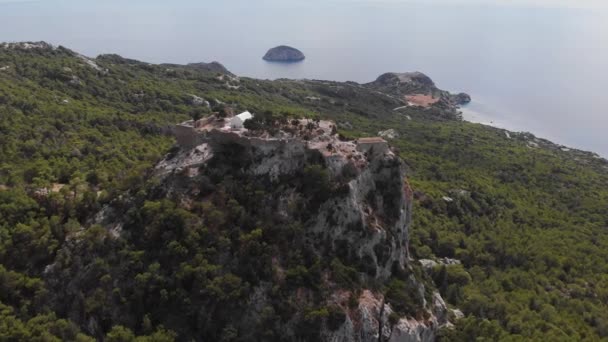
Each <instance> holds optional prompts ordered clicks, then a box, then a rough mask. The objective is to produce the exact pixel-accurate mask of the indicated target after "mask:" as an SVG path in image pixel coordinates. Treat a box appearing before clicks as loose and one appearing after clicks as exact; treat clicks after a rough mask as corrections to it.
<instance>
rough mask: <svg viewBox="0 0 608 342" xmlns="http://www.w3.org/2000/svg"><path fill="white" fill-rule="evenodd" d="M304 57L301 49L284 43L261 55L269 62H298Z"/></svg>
mask: <svg viewBox="0 0 608 342" xmlns="http://www.w3.org/2000/svg"><path fill="white" fill-rule="evenodd" d="M305 58H306V57H305V56H304V54H303V53H302V51H300V50H298V49H296V48H292V47H291V46H285V45H280V46H277V47H274V48H272V49H270V50H268V52H266V55H264V57H263V59H264V60H266V61H269V62H299V61H302V60H304V59H305Z"/></svg>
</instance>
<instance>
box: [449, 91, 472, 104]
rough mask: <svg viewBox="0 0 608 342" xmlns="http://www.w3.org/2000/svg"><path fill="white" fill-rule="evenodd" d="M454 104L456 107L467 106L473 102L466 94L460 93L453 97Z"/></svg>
mask: <svg viewBox="0 0 608 342" xmlns="http://www.w3.org/2000/svg"><path fill="white" fill-rule="evenodd" d="M451 99H452V102H453V103H454V104H456V105H465V104H467V103H469V102H471V96H470V95H469V94H466V93H459V94H456V95H452V96H451Z"/></svg>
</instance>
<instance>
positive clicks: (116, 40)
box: [0, 0, 608, 157]
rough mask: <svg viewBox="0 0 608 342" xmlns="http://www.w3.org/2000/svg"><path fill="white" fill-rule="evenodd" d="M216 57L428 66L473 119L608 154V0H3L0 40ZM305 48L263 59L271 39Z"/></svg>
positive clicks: (333, 67) (386, 68)
mask: <svg viewBox="0 0 608 342" xmlns="http://www.w3.org/2000/svg"><path fill="white" fill-rule="evenodd" d="M40 40H43V41H47V42H49V43H52V44H55V45H63V46H65V47H68V48H70V49H72V50H75V51H78V52H80V53H82V54H85V55H87V56H91V57H95V56H97V55H99V54H102V53H117V54H120V55H122V56H124V57H128V58H133V59H139V60H142V61H146V62H151V63H190V62H210V61H219V62H221V63H222V64H224V65H225V66H226V67H227V68H228V69H229V70H231V71H232V72H234V73H236V74H238V75H241V76H249V77H255V78H263V79H277V78H292V79H327V80H338V81H356V82H360V83H363V82H370V81H372V80H374V79H375V78H376V77H377V76H379V75H380V74H382V73H385V72H406V71H421V72H424V73H425V74H427V75H429V76H430V77H431V78H432V79H433V80H434V81H435V83H436V84H437V85H438V87H440V88H442V89H446V90H450V91H453V92H461V91H462V92H467V93H469V94H470V95H471V96H472V98H473V101H472V103H471V104H469V105H468V106H466V107H464V108H463V112H464V117H465V119H466V120H469V121H473V122H478V123H483V124H488V125H493V126H498V127H502V128H506V129H509V130H513V131H526V132H531V133H533V134H535V135H536V136H538V137H541V138H546V139H549V140H552V141H554V142H556V143H559V144H563V145H565V146H568V147H573V148H579V149H584V150H590V151H593V152H596V153H598V154H600V155H601V156H604V157H608V139H607V138H606V136H607V132H606V131H607V129H608V5H604V4H603V2H602V1H594V0H576V1H569V0H527V1H524V0H511V1H507V0H411V1H406V0H213V1H211V0H172V1H167V0H0V41H3V42H14V41H40ZM281 44H285V45H290V46H293V47H296V48H298V49H300V50H301V51H303V52H304V54H305V55H306V60H305V61H303V62H301V63H295V64H277V63H269V62H265V61H263V60H262V56H263V55H264V53H265V52H266V51H267V50H268V49H269V48H271V47H274V46H276V45H281Z"/></svg>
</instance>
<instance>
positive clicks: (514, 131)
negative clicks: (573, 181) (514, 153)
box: [460, 96, 608, 161]
mask: <svg viewBox="0 0 608 342" xmlns="http://www.w3.org/2000/svg"><path fill="white" fill-rule="evenodd" d="M460 111H461V113H462V120H463V121H466V122H470V123H476V124H480V125H484V126H489V127H493V128H497V129H500V130H503V131H504V132H505V135H506V137H507V138H509V139H511V138H512V136H515V135H530V136H533V137H534V139H533V140H531V143H532V144H531V145H529V146H530V147H539V146H540V145H543V146H545V147H549V148H552V149H559V150H560V151H562V152H577V153H585V154H590V155H593V156H594V157H595V158H598V159H603V160H606V161H608V155H602V154H601V153H600V152H596V151H592V150H590V149H586V148H584V147H582V146H576V145H573V144H569V143H562V142H561V139H560V138H559V137H554V136H551V135H550V134H547V133H546V132H540V131H537V130H535V131H530V130H527V129H525V127H526V124H525V122H522V121H521V120H509V119H507V118H506V117H505V116H504V115H503V116H502V117H501V116H498V115H496V113H507V114H508V111H502V110H497V109H493V108H490V107H488V106H487V105H485V104H484V102H481V101H477V100H476V97H475V96H473V100H472V101H471V102H470V103H468V104H466V105H462V106H460ZM507 117H510V118H511V119H512V118H513V116H509V115H507ZM540 142H542V144H540V145H538V143H540Z"/></svg>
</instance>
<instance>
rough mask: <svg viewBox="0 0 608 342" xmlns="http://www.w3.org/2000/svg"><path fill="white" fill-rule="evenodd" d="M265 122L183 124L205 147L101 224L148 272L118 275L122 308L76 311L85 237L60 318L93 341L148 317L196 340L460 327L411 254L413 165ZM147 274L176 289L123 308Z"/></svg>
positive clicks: (389, 336)
mask: <svg viewBox="0 0 608 342" xmlns="http://www.w3.org/2000/svg"><path fill="white" fill-rule="evenodd" d="M264 125H265V127H264V128H263V129H262V128H261V129H256V130H248V129H245V128H242V129H238V130H235V129H233V128H231V127H230V125H229V120H228V119H217V118H214V117H211V118H207V119H203V120H199V121H198V122H188V123H185V124H183V125H180V126H178V127H180V128H179V129H178V130H176V133H177V134H178V135H179V134H184V131H185V130H186V129H187V128H189V129H190V130H191V131H190V132H189V133H190V134H195V135H197V137H198V139H200V140H198V141H196V142H195V143H192V141H191V140H186V141H188V142H190V143H189V144H186V145H184V146H181V147H179V148H178V147H176V148H175V149H174V151H173V152H172V153H171V154H170V155H168V156H166V158H164V159H163V160H162V161H161V162H159V163H158V165H157V166H156V168H155V169H154V172H153V174H151V175H150V178H151V182H150V183H149V184H148V185H147V186H146V187H145V188H143V189H141V190H139V191H137V192H136V193H132V194H131V195H130V196H125V197H123V198H121V199H118V200H116V201H115V202H114V203H112V204H111V205H110V206H108V207H106V208H105V209H104V210H103V211H102V212H100V213H99V214H98V215H97V217H96V218H95V222H94V223H95V224H96V225H100V226H102V227H105V229H106V231H107V232H108V234H109V236H110V237H109V239H110V242H107V244H108V246H112V245H113V244H117V245H124V244H127V245H130V246H132V248H133V250H134V253H135V251H138V250H141V251H142V253H144V254H143V255H142V256H140V257H139V258H140V260H143V261H141V262H143V264H144V265H145V264H148V266H147V267H146V266H144V265H140V266H137V267H135V270H133V271H127V272H125V271H124V270H123V271H122V272H119V271H118V267H117V265H110V266H109V269H110V274H111V278H112V279H113V286H114V288H115V290H114V295H110V297H109V298H108V299H107V300H108V301H112V302H113V303H114V305H113V306H112V307H113V309H112V310H108V311H104V312H103V314H101V313H96V314H90V313H89V314H87V313H86V312H83V311H81V310H85V308H86V303H83V304H82V305H83V306H82V307H80V306H78V305H75V306H74V305H72V304H71V305H70V306H69V307H65V299H66V298H69V299H70V300H73V301H75V302H78V295H77V294H78V291H81V290H82V289H83V288H86V286H84V284H83V283H86V282H87V281H90V279H87V278H86V277H83V276H82V275H79V272H81V271H82V270H83V269H85V270H86V269H90V268H91V267H93V266H92V264H94V263H95V260H96V255H95V253H93V254H91V253H90V249H88V248H90V246H86V245H85V244H81V243H79V242H78V239H77V238H76V239H74V240H73V241H72V243H70V244H69V246H67V247H66V248H64V249H62V250H61V252H60V254H61V255H62V257H60V258H59V260H64V259H72V260H77V262H74V261H72V262H71V263H70V264H69V265H68V264H64V265H63V264H61V262H59V263H56V264H54V265H52V266H50V267H49V268H48V270H47V272H46V276H47V281H48V282H49V284H55V285H56V288H55V289H56V293H55V294H56V296H57V297H56V302H55V305H56V306H57V307H56V309H57V310H58V311H60V312H62V311H63V310H65V313H66V315H67V316H68V317H70V318H71V319H72V320H74V321H76V322H79V323H81V324H83V325H86V326H88V327H89V329H90V330H89V331H88V332H89V333H90V334H93V335H96V334H99V332H100V331H101V330H103V329H102V327H103V326H104V324H106V323H104V322H108V321H111V322H116V321H119V322H123V324H124V322H125V320H127V321H129V319H131V320H133V317H140V316H141V315H147V316H148V317H150V318H151V319H152V317H153V319H154V321H155V322H159V323H161V324H163V325H164V326H165V327H167V328H169V329H171V330H173V331H176V332H179V334H180V336H183V337H185V338H195V339H217V338H221V337H222V336H224V335H225V334H228V333H232V332H234V333H235V334H237V335H238V336H239V340H251V339H256V338H277V339H288V340H294V339H305V340H322V341H336V340H340V341H431V340H433V338H434V335H435V332H436V331H437V329H438V328H439V327H440V326H442V325H445V324H449V323H448V322H447V315H446V310H447V309H446V306H445V304H444V303H443V300H442V299H441V297H440V296H439V295H438V293H436V292H433V291H432V290H431V289H430V288H429V287H427V286H425V282H424V280H423V279H421V275H420V273H417V272H416V271H415V270H414V268H413V265H412V264H411V261H410V260H409V257H408V240H409V229H410V216H411V205H412V197H411V196H412V194H411V190H410V188H409V185H408V183H407V180H406V174H405V167H404V163H403V161H402V160H400V159H399V158H398V157H397V156H396V155H395V154H394V153H393V152H392V151H391V150H390V149H389V148H388V145H387V144H386V142H384V141H383V140H381V139H378V138H375V139H369V138H368V139H359V140H357V141H348V140H341V139H340V138H339V136H338V135H337V134H336V129H335V125H334V124H333V123H332V122H328V121H318V120H317V121H314V120H306V119H302V120H277V121H272V120H271V121H269V120H268V119H266V121H265V124H264ZM270 127H272V128H273V129H270V132H269V128H270ZM178 140H179V136H178ZM182 141H183V140H182ZM166 206H169V207H170V208H171V209H170V212H171V213H172V214H168V213H167V210H169V209H167V208H165V207H166ZM174 211H175V212H174ZM178 212H179V213H180V214H177V213H178ZM193 234H194V235H193ZM193 236H194V237H193ZM203 237H204V238H203ZM191 239H194V240H192V241H190V240H191ZM153 246H157V247H153ZM155 248H156V250H155ZM110 249H111V247H110ZM197 250H198V252H196V251H197ZM144 251H145V252H144ZM106 252H107V251H104V252H100V253H106ZM157 253H158V254H157ZM116 262H117V263H120V262H121V261H120V260H117V261H116ZM203 265H206V266H204V269H205V270H206V271H203V273H201V274H200V275H198V276H196V275H195V274H197V272H201V271H195V270H196V269H199V268H200V267H203ZM150 267H152V268H153V271H150ZM137 269H139V271H137ZM146 270H147V271H146ZM192 272H194V273H192ZM85 273H86V272H85ZM142 274H150V275H149V276H147V277H153V278H154V277H159V278H161V279H164V277H165V276H166V277H167V278H168V279H170V280H167V282H169V283H170V284H173V285H172V286H177V287H178V290H175V291H168V290H166V288H167V287H169V285H159V286H158V291H159V293H158V295H154V294H153V293H148V295H147V296H146V298H147V299H146V302H145V303H144V304H142V307H138V308H137V309H135V308H133V307H129V306H124V305H121V304H120V302H116V298H114V297H115V295H116V293H121V294H123V295H127V294H131V293H134V292H135V293H137V291H138V290H137V287H138V282H140V281H150V280H144V279H148V278H146V276H143V275H142ZM416 274H418V275H416ZM142 277H143V278H142ZM193 277H194V278H193ZM62 279H63V280H65V279H69V280H68V282H69V284H68V285H67V286H66V285H65V284H61V280H62ZM133 279H136V280H135V282H134V281H133ZM160 283H161V284H162V283H163V282H162V281H161V282H160ZM175 283H177V284H178V285H175ZM162 289H165V290H164V291H163V290H162ZM186 293H187V296H186V297H184V294H186ZM186 299H187V302H184V300H186ZM157 301H158V302H157ZM169 302H171V303H172V304H168V303H169ZM161 304H162V305H161ZM173 306H175V308H179V311H177V312H172V309H171V307H173ZM62 309H63V310H62ZM134 311H135V312H134ZM126 313H129V314H128V315H126ZM83 317H86V318H83ZM83 319H85V321H83ZM136 322H137V318H135V320H134V321H133V326H132V327H131V328H132V329H137V323H136ZM269 324H270V325H271V326H270V327H269ZM226 329H229V331H227V330H226ZM265 334H266V335H265ZM268 334H269V335H268Z"/></svg>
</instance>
